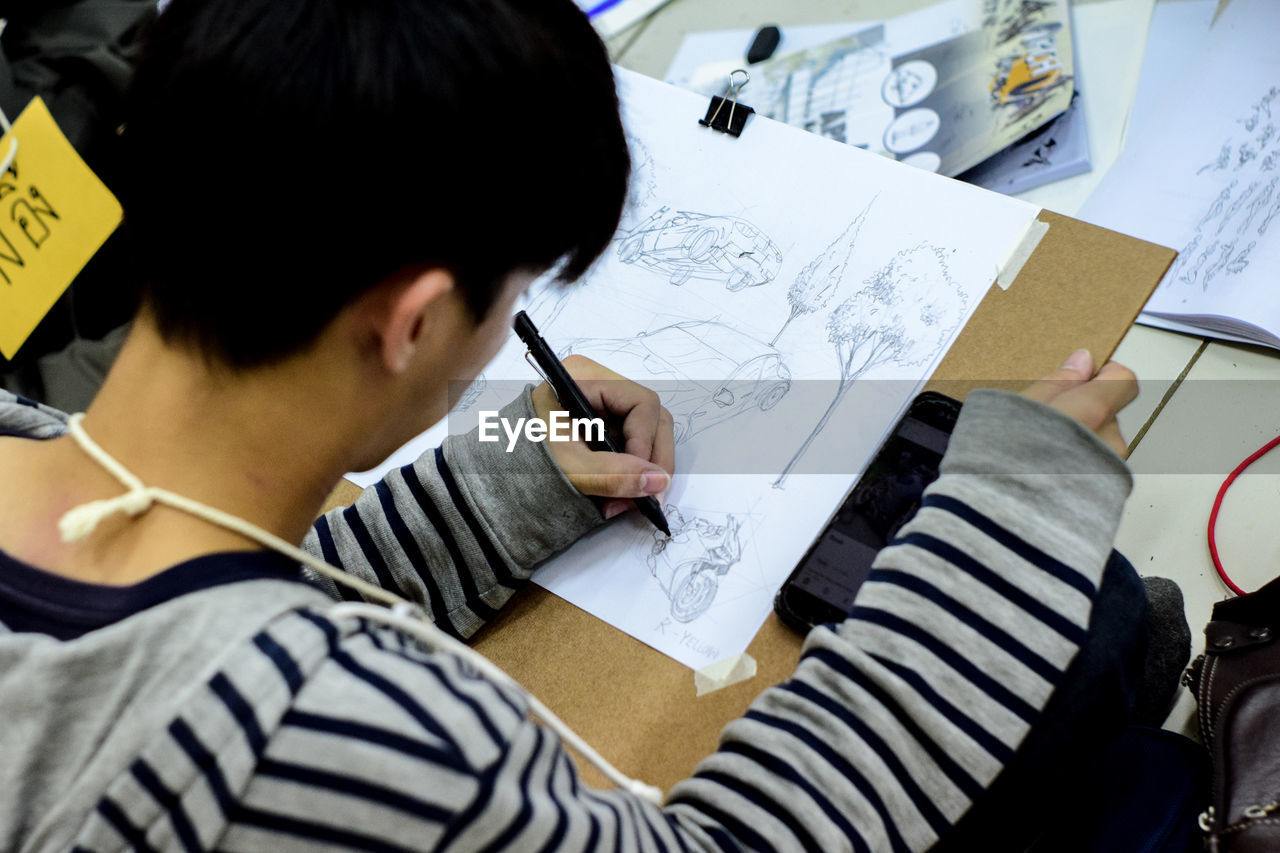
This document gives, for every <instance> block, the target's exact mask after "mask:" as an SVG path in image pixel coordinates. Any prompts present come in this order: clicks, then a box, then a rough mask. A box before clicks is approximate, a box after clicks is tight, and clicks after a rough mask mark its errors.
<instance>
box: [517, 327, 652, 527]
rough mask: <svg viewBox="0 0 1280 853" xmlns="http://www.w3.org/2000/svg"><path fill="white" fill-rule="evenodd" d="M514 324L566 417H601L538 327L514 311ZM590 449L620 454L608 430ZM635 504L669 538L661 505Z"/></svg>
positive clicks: (645, 501)
mask: <svg viewBox="0 0 1280 853" xmlns="http://www.w3.org/2000/svg"><path fill="white" fill-rule="evenodd" d="M514 325H515V329H516V334H517V335H519V336H520V340H522V341H524V345H525V346H527V347H528V348H529V354H530V355H532V356H533V360H534V361H536V362H537V363H538V367H539V368H541V369H542V375H543V376H545V377H546V379H547V383H548V384H549V385H550V386H551V390H552V391H554V392H555V395H556V399H557V400H559V401H560V405H562V406H564V407H565V409H567V410H568V412H569V417H571V418H573V419H574V420H592V419H594V418H599V417H600V415H599V414H597V413H596V411H595V409H594V408H593V407H592V406H591V404H590V403H589V402H587V398H586V397H585V396H583V394H582V389H581V388H579V387H578V383H576V382H574V381H573V377H572V376H570V375H569V371H567V370H565V369H564V365H563V364H561V363H560V359H558V358H556V354H555V353H554V352H552V351H551V347H549V346H547V342H546V341H545V340H543V339H542V335H540V334H538V327H537V326H535V325H533V321H532V320H530V319H529V315H528V314H526V313H524V312H523V311H520V312H517V313H516V319H515V324H514ZM590 446H591V449H592V450H609V451H612V452H613V453H622V452H623V450H622V448H621V447H619V446H618V443H617V442H616V441H614V440H613V437H612V436H610V435H609V431H608V430H605V432H604V441H603V442H594V441H593V442H590ZM635 502H636V508H637V509H639V510H640V514H641V515H643V516H644V517H645V518H647V519H649V521H651V522H652V523H653V526H654V527H656V528H658V529H659V530H661V531H662V532H663V533H665V534H667V535H668V536H670V535H671V528H670V527H668V526H667V518H666V516H664V515H663V514H662V506H661V505H660V504H659V503H658V499H657V498H655V497H651V496H646V497H642V498H636V499H635Z"/></svg>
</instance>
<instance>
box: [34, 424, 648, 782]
mask: <svg viewBox="0 0 1280 853" xmlns="http://www.w3.org/2000/svg"><path fill="white" fill-rule="evenodd" d="M83 419H84V415H83V414H75V415H72V416H71V417H70V419H69V420H68V421H67V429H68V431H69V432H70V434H71V437H72V438H73V439H74V440H75V442H76V444H78V445H79V446H80V449H82V450H83V451H84V452H85V453H86V454H87V455H88V456H89V458H91V459H93V461H95V462H97V463H98V464H99V465H101V466H102V467H103V468H105V469H106V470H107V472H108V473H110V474H111V475H112V476H113V477H115V478H116V479H117V480H119V481H120V484H121V485H123V486H124V487H125V489H126V490H127V491H126V492H125V493H124V494H123V495H119V496H117V497H114V498H107V499H104V500H96V501H91V502H89V503H87V504H82V505H81V506H78V507H75V508H73V509H71V510H69V511H67V513H66V514H64V515H63V516H62V518H61V519H60V520H59V522H58V530H59V532H60V533H61V535H62V540H63V541H64V542H76V541H79V540H81V539H84V538H85V537H86V536H88V535H89V534H91V533H92V532H93V531H94V529H95V528H96V527H97V526H98V524H99V522H101V521H102V520H103V519H106V518H109V517H110V516H112V515H115V514H116V513H121V512H123V513H125V514H126V515H128V516H129V517H130V518H133V517H136V516H138V515H141V514H142V513H144V512H146V511H147V510H148V509H150V508H151V507H152V506H153V505H154V504H164V505H165V506H169V507H172V508H173V509H177V510H181V511H182V512H185V513H188V514H189V515H194V516H196V517H197V518H202V519H204V520H205V521H208V522H210V523H212V524H216V525H219V526H221V527H225V528H227V529H228V530H232V531H235V532H236V533H239V534H240V535H241V536H244V537H245V538H247V539H251V540H253V541H254V542H257V543H259V544H260V545H264V546H266V547H267V548H271V549H273V550H275V551H279V552H280V553H282V554H284V555H285V556H287V557H289V558H291V559H294V560H297V561H298V562H299V563H302V564H304V565H306V566H308V567H310V568H312V569H314V570H316V571H317V572H319V573H320V574H322V575H324V576H325V577H328V578H330V579H332V580H333V581H334V582H335V583H340V584H343V585H345V586H348V587H351V588H352V589H354V590H356V591H357V592H359V593H360V594H361V595H363V596H364V597H365V598H370V599H374V600H376V601H381V602H383V603H385V604H386V605H387V606H388V607H389V608H391V609H390V610H387V609H386V608H382V607H376V606H374V605H372V604H363V603H356V602H346V603H342V604H335V605H333V606H332V607H330V608H329V615H330V616H331V617H333V618H339V617H343V616H350V617H355V618H363V619H368V620H370V621H374V622H380V623H382V624H384V625H389V626H391V627H393V628H396V629H397V630H400V631H403V632H404V633H406V634H410V635H412V636H413V637H414V638H416V639H417V640H419V641H420V642H422V644H423V645H424V646H426V647H427V648H429V649H432V650H433V651H438V652H444V653H447V654H451V655H453V656H455V657H457V658H460V659H461V660H463V661H465V662H466V663H468V664H470V665H471V666H472V667H473V668H474V669H476V670H477V671H478V672H480V673H481V674H483V675H485V676H487V677H488V678H489V679H490V680H492V681H496V682H498V683H499V684H504V685H509V686H510V687H513V688H514V689H516V690H518V691H519V692H520V693H521V694H522V695H523V696H524V697H525V698H526V700H527V701H528V703H529V709H530V712H531V713H532V714H533V716H535V717H537V718H538V719H540V720H542V722H543V723H544V724H546V726H547V727H548V728H549V729H551V730H552V731H554V732H555V733H556V734H557V735H558V736H559V737H560V739H561V740H562V741H564V743H566V744H568V745H569V746H570V747H572V748H573V749H574V750H575V751H576V752H577V753H578V754H579V755H581V756H582V757H583V758H585V759H586V760H587V762H588V763H590V764H591V765H592V766H594V767H595V768H596V769H597V770H599V771H600V772H601V773H603V774H604V775H605V777H606V778H607V779H609V781H611V782H613V783H614V784H615V785H617V786H618V787H620V788H623V789H625V790H627V791H629V792H631V793H632V794H635V795H636V796H639V797H643V798H645V799H646V800H649V801H650V802H652V803H655V804H657V805H661V804H662V791H661V790H660V789H659V788H656V787H654V786H653V785H648V784H646V783H644V782H641V781H640V780H638V779H632V778H631V777H629V776H627V775H625V774H624V773H622V772H621V771H620V770H618V769H617V768H616V767H614V766H613V765H612V764H610V763H609V762H608V761H607V760H606V759H605V758H604V757H603V756H602V755H600V753H598V752H596V750H595V749H593V748H592V747H591V745H590V744H588V743H587V742H586V741H585V740H583V739H582V738H581V737H580V736H579V735H578V733H577V732H575V731H574V730H573V729H571V728H569V726H568V725H567V724H566V723H565V722H564V721H563V720H561V719H560V718H559V717H558V716H556V714H555V713H554V712H552V711H551V709H550V708H548V707H547V706H546V705H544V704H543V703H542V702H541V701H540V700H539V699H538V698H537V697H536V696H534V695H533V694H531V693H530V692H529V691H527V690H525V689H524V688H523V687H522V686H520V684H519V682H517V681H516V680H515V679H514V678H512V677H511V676H510V675H508V674H507V673H506V672H504V671H503V670H502V669H501V668H500V667H499V666H498V665H497V664H495V663H493V661H491V660H489V659H488V658H486V657H485V656H484V655H482V654H480V653H479V652H477V651H476V650H475V649H473V648H471V647H470V646H468V645H466V644H465V643H462V642H460V641H458V640H456V639H454V638H453V637H450V636H449V635H448V634H446V633H445V632H444V631H442V630H440V628H439V627H438V626H436V624H435V623H434V622H432V621H431V620H430V619H427V618H426V617H425V616H424V615H423V614H422V611H421V609H420V608H419V607H418V606H417V605H415V604H413V603H412V602H410V601H407V600H405V599H403V598H401V597H400V596H398V595H396V594H394V593H392V592H389V591H387V590H385V589H383V588H382V587H380V586H377V585H375V584H371V583H369V582H368V581H365V580H362V579H361V578H358V577H356V576H355V575H353V574H351V573H350V572H346V571H343V570H342V569H339V568H338V567H336V566H331V565H329V564H328V563H326V562H325V561H324V560H320V559H317V558H316V557H314V556H312V555H311V554H308V553H307V552H306V551H304V550H302V549H301V548H299V547H298V546H296V545H293V544H290V543H289V542H286V541H285V540H283V539H281V538H280V537H278V536H275V535H273V534H271V533H268V532H267V531H265V530H263V529H262V528H261V527H258V526H257V525H255V524H251V523H249V522H248V521H245V520H244V519H243V518H240V517H238V516H234V515H231V514H230V513H226V512H223V511H221V510H218V509H214V508H213V507H211V506H208V505H206V504H202V503H200V502H199V501H194V500H191V499H190V498H186V497H183V496H182V495H179V494H177V493H175V492H170V491H168V490H166V489H160V488H156V487H154V486H147V485H144V484H143V482H142V481H141V480H139V479H138V478H137V477H136V476H134V474H133V473H132V472H131V471H129V470H128V469H127V468H125V467H124V466H123V465H121V464H120V463H119V462H118V461H116V460H115V459H114V458H113V457H112V456H111V455H110V454H109V453H107V452H106V451H105V450H103V449H102V448H101V447H100V446H99V445H98V444H97V442H95V441H94V440H93V439H92V438H90V437H89V434H88V433H87V432H85V429H84V425H83V424H82V423H81V421H82V420H83Z"/></svg>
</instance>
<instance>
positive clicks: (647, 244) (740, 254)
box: [618, 206, 782, 291]
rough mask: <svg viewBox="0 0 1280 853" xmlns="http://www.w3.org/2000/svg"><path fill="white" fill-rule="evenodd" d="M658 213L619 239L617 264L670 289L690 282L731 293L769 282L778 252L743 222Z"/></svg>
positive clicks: (778, 264)
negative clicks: (660, 278) (640, 270)
mask: <svg viewBox="0 0 1280 853" xmlns="http://www.w3.org/2000/svg"><path fill="white" fill-rule="evenodd" d="M669 210H670V208H668V207H665V206H664V207H661V208H659V209H658V210H657V211H656V212H654V213H653V214H652V215H650V216H649V218H648V219H646V220H644V221H643V222H641V223H640V224H639V225H637V226H636V227H635V228H634V229H632V230H631V231H629V232H627V234H626V235H625V236H623V237H622V242H621V243H620V245H619V246H618V258H619V259H620V260H621V261H622V262H623V263H624V264H633V265H637V266H641V267H644V268H646V269H650V270H653V271H654V272H657V273H661V274H662V275H665V276H667V279H668V281H670V282H671V283H672V284H674V285H682V284H684V283H685V282H687V281H689V280H690V279H694V278H696V279H699V280H701V281H715V282H721V283H723V284H724V286H725V287H726V288H727V289H729V290H731V291H738V290H742V289H743V288H744V287H759V286H760V285H762V284H767V283H768V282H770V281H773V279H774V277H775V276H777V274H778V270H779V269H781V268H782V252H781V250H779V249H778V247H777V245H775V244H774V242H773V241H772V240H770V239H769V238H768V237H766V236H765V235H764V234H763V233H761V231H760V229H758V228H756V227H755V226H754V225H752V224H751V223H750V222H747V221H746V220H745V219H739V218H738V217H736V216H711V215H708V214H705V213H689V212H687V211H680V212H678V213H675V214H673V215H668V212H669Z"/></svg>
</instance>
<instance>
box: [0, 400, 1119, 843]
mask: <svg viewBox="0 0 1280 853" xmlns="http://www.w3.org/2000/svg"><path fill="white" fill-rule="evenodd" d="M517 405H519V406H527V405H528V402H527V399H526V400H524V401H520V402H519V403H518V404H517ZM5 432H7V433H9V434H16V435H26V436H29V437H32V438H40V437H51V436H53V435H57V434H59V433H60V432H61V421H60V420H59V419H58V417H57V416H56V415H54V414H52V413H48V412H45V411H41V410H37V409H34V408H32V407H29V406H24V405H21V404H19V403H17V402H15V401H13V400H12V399H11V398H10V399H8V400H5V399H0V433H5ZM491 446H492V445H490V446H489V447H491ZM481 448H482V446H481V445H479V444H478V443H474V442H473V443H469V444H468V443H466V442H465V440H462V439H450V440H449V441H448V442H446V444H445V446H444V448H443V449H442V450H440V451H436V452H433V453H428V454H427V455H426V456H424V457H423V458H422V459H420V460H419V461H418V462H417V463H415V464H414V465H412V466H408V467H406V468H405V469H402V470H400V471H398V472H395V473H393V474H392V475H391V476H390V477H388V478H387V480H386V481H384V483H382V484H380V485H379V486H377V487H375V488H372V489H370V490H368V491H367V492H366V493H365V495H364V496H363V497H362V498H361V499H360V500H359V501H358V502H357V503H356V504H355V506H354V507H352V508H348V509H345V510H338V511H335V512H333V513H330V514H329V515H327V516H326V517H325V518H323V519H321V520H320V521H319V522H317V525H316V527H315V530H314V531H313V533H312V535H311V536H310V537H309V539H308V543H307V544H308V547H310V548H311V549H312V550H314V551H316V552H318V553H321V554H323V555H324V556H325V557H326V558H327V559H329V560H331V561H333V562H335V563H338V564H341V565H343V566H345V567H346V568H348V569H349V570H351V571H354V572H356V573H358V574H361V575H364V576H366V577H369V578H373V579H375V580H377V582H379V583H381V584H383V585H385V586H388V587H393V588H395V589H398V590H399V591H400V592H401V593H403V594H406V595H408V596H411V597H416V598H418V599H419V600H421V601H423V602H424V603H425V605H426V609H427V610H428V612H430V613H431V614H432V615H433V616H434V617H435V618H436V619H437V621H438V622H440V623H441V624H442V625H447V626H450V628H451V630H453V631H454V632H456V633H458V634H460V635H466V634H468V633H470V632H471V631H473V630H474V629H475V628H476V627H477V626H478V625H479V624H481V623H482V622H483V621H484V620H485V619H487V618H489V617H490V616H492V615H493V613H494V612H495V611H496V610H498V609H499V608H500V607H501V606H502V604H503V602H504V601H505V600H506V599H507V597H508V596H509V595H510V594H511V592H512V590H514V589H515V588H516V587H517V586H518V585H519V584H520V583H521V582H523V580H524V579H526V578H527V577H528V575H529V573H530V571H531V569H532V567H533V566H534V565H536V564H537V563H538V562H540V561H541V560H542V559H545V557H547V556H548V555H549V554H551V553H554V552H555V551H556V550H558V549H559V548H562V547H563V546H565V545H566V544H568V543H569V542H571V541H572V540H573V539H574V538H575V537H577V536H578V535H580V534H581V533H582V532H584V531H585V530H586V529H588V528H589V527H590V526H592V525H593V524H596V523H598V517H597V515H596V512H595V510H594V507H593V506H592V504H591V503H590V502H588V501H586V500H584V499H583V498H581V497H580V496H579V495H577V494H576V492H574V491H573V489H572V487H571V486H570V485H569V484H568V483H567V481H565V480H564V478H563V477H562V476H560V475H559V473H558V471H556V470H555V469H554V466H553V465H552V463H551V462H550V460H549V458H548V457H547V456H546V455H545V450H544V449H543V448H542V447H541V446H539V445H531V446H529V447H527V448H526V449H525V450H524V451H522V452H517V453H516V454H512V455H511V456H508V455H507V454H505V453H501V454H500V457H499V456H498V455H495V456H491V457H490V456H486V455H484V454H483V452H481ZM1049 460H1052V464H1053V467H1054V469H1055V471H1054V472H1053V473H1047V472H1046V468H1045V465H1046V464H1047V463H1048V461H1049ZM1128 488H1129V479H1128V475H1127V473H1126V470H1125V468H1124V466H1123V463H1121V462H1120V460H1119V459H1118V458H1117V457H1115V456H1114V454H1112V453H1111V452H1110V451H1109V450H1107V449H1106V448H1105V447H1104V446H1103V445H1102V444H1101V443H1100V442H1098V441H1097V440H1096V439H1095V438H1094V437H1093V436H1092V435H1090V434H1089V433H1087V432H1086V431H1085V430H1083V429H1082V428H1080V427H1079V426H1078V425H1076V424H1075V423H1074V422H1071V421H1068V420H1066V419H1064V418H1062V417H1060V416H1059V415H1057V414H1056V413H1054V412H1052V411H1050V410H1048V409H1047V408H1045V407H1042V406H1040V405H1039V404H1035V403H1032V402H1030V401H1027V400H1025V399H1022V398H1020V397H1016V396H1014V395H1009V394H1004V393H999V392H979V393H976V394H974V395H973V396H971V398H970V400H969V402H968V403H967V405H966V407H965V411H964V414H963V415H962V417H961V419H960V422H959V423H958V424H957V427H956V432H955V435H954V437H953V439H952V445H951V448H950V450H949V451H948V453H947V456H946V458H945V460H944V462H943V473H942V476H940V477H939V479H938V480H937V481H936V482H935V483H934V484H933V485H932V486H931V487H930V489H929V491H928V493H927V496H926V500H925V501H924V506H923V508H922V509H921V511H920V512H919V513H918V515H917V517H916V518H915V519H914V520H913V521H912V522H911V523H910V524H908V525H907V526H906V527H904V528H903V530H902V531H901V534H900V536H899V538H898V539H897V540H896V541H895V542H894V543H893V544H892V545H891V546H890V547H888V548H886V549H885V550H884V551H883V552H882V553H881V555H880V556H879V558H878V559H877V561H876V564H875V570H874V571H873V573H872V576H871V578H870V580H869V581H868V582H867V583H866V585H865V586H864V587H863V589H862V591H861V592H860V594H859V596H858V599H857V601H856V607H855V610H854V612H853V613H852V615H851V616H850V618H849V619H847V620H845V621H844V622H843V623H841V624H839V625H832V626H827V627H822V628H818V629H816V630H814V631H813V632H812V633H811V634H810V636H809V637H808V639H807V641H806V643H805V647H804V652H803V656H802V659H801V661H800V662H799V665H798V666H797V669H796V671H795V674H794V676H793V677H792V678H791V679H790V680H789V681H787V682H785V683H783V684H781V685H779V686H776V687H771V688H769V689H767V690H765V691H763V692H762V693H761V695H760V696H759V698H758V699H757V700H756V701H755V703H754V704H753V705H752V706H751V708H750V710H749V711H748V713H747V714H746V715H745V716H744V717H743V718H741V719H739V720H737V721H735V722H733V723H731V724H730V725H729V726H728V727H726V729H725V731H724V733H723V736H722V741H721V745H720V748H719V749H718V750H717V751H716V752H715V753H714V754H712V755H711V756H709V757H707V758H706V759H705V760H703V761H702V762H701V763H700V764H699V765H698V767H697V769H696V772H695V774H694V776H693V777H692V778H690V779H688V780H685V781H683V782H681V783H679V784H678V785H677V786H676V787H675V788H674V789H673V790H672V791H671V793H670V796H669V798H668V800H667V802H666V803H665V805H664V806H662V807H658V806H654V805H652V804H650V803H647V802H645V801H643V800H641V799H638V798H636V797H634V796H632V795H629V794H627V793H625V792H622V791H598V790H592V789H590V788H588V787H587V786H585V785H584V784H582V783H581V782H580V781H579V780H578V778H577V775H576V773H575V770H574V767H573V764H572V763H571V761H570V760H569V759H568V757H567V756H566V754H565V752H564V750H563V748H562V746H561V744H560V743H559V742H558V741H557V739H556V738H555V736H554V735H552V734H550V733H549V732H548V731H547V730H545V729H543V728H541V727H539V726H538V725H536V724H534V723H532V722H530V720H529V717H528V714H527V708H526V706H525V704H524V701H523V700H522V698H521V697H520V696H519V695H517V694H515V693H514V692H512V691H510V690H508V689H507V688H504V687H501V686H497V685H494V684H492V683H490V682H488V681H485V680H483V679H481V678H479V677H478V676H477V675H476V674H475V673H473V672H471V671H469V670H468V668H467V667H466V666H465V665H462V664H459V663H458V662H457V661H456V660H454V659H453V658H450V657H448V656H444V655H440V654H434V653H429V652H426V651H424V650H423V649H421V648H420V647H418V646H417V645H416V644H414V643H413V642H410V641H408V640H406V639H405V638H404V637H403V636H401V635H399V634H398V633H396V632H395V631H392V630H390V629H386V628H381V627H375V626H373V625H369V624H364V623H362V622H360V621H358V620H355V619H346V618H337V619H335V618H332V617H331V616H329V615H327V609H328V606H329V604H330V603H331V598H330V597H328V596H326V595H325V594H324V592H322V591H320V590H319V589H318V588H317V586H315V585H314V584H310V583H305V582H302V581H301V580H300V574H299V572H298V570H297V568H296V567H294V566H291V565H289V564H288V562H287V560H284V559H283V558H279V557H277V556H275V555H271V554H258V553H254V554H249V553H245V554H227V555H214V556H212V557H205V558H201V559H200V560H195V561H192V562H191V563H187V564H183V565H180V566H176V567H174V568H172V569H170V570H168V571H166V572H164V573H162V574H161V575H158V576H156V577H154V578H151V579H149V580H148V581H146V582H144V583H142V584H139V585H137V586H136V587H128V588H115V589H109V588H103V587H95V586H93V585H89V584H82V583H78V582H75V581H69V580H67V579H65V578H58V577H56V576H53V575H50V574H48V573H45V572H41V571H40V570H39V569H38V568H36V567H31V566H25V565H23V564H21V563H17V562H16V561H14V560H12V559H11V558H7V557H3V556H2V555H0V623H3V624H0V720H3V721H4V723H3V727H0V758H3V760H2V761H0V791H2V792H3V793H2V794H0V849H4V850H65V849H73V848H74V849H81V850H93V851H107V850H112V851H114V850H121V849H141V850H170V849H172V850H197V849H219V850H227V851H236V850H244V851H249V850H272V851H278V850H292V849H335V850H337V849H344V850H345V849H360V850H425V849H442V850H480V849H484V850H499V849H512V850H531V851H536V850H610V849H620V850H704V849H741V848H754V849H769V850H774V849H779V850H785V849H809V850H823V851H829V850H842V849H843V850H874V851H880V850H885V851H903V850H913V851H914V850H923V849H927V848H928V847H929V846H930V845H931V844H932V843H933V842H934V841H935V839H936V838H938V837H939V835H941V834H942V833H944V832H945V831H946V829H947V827H948V826H950V825H951V824H953V823H954V822H956V821H957V820H958V819H959V817H960V816H961V815H962V814H963V813H964V812H965V810H966V808H967V807H968V806H969V804H970V803H972V802H973V801H974V800H976V799H977V798H979V797H980V796H982V793H983V790H984V788H985V787H986V786H987V785H988V784H989V783H990V782H991V781H992V780H993V779H994V777H995V776H996V774H998V773H999V772H1000V769H1001V768H1002V766H1003V765H1004V764H1005V763H1006V762H1007V761H1008V759H1009V758H1010V757H1011V756H1012V754H1013V752H1014V751H1015V750H1016V749H1017V747H1018V745H1019V743H1020V742H1021V741H1022V739H1023V737H1024V736H1025V734H1026V732H1027V731H1028V729H1029V728H1030V727H1031V726H1032V725H1034V724H1035V722H1036V719H1037V716H1038V714H1039V712H1040V709H1041V708H1043V707H1044V705H1045V703H1046V701H1047V700H1048V698H1049V696H1050V695H1051V693H1052V691H1053V689H1054V687H1055V685H1056V683H1057V682H1058V681H1059V680H1060V679H1061V678H1062V675H1063V672H1064V670H1065V669H1066V667H1067V666H1068V664H1069V663H1070V662H1071V660H1072V658H1073V656H1074V655H1075V653H1076V650H1077V647H1078V645H1079V643H1080V641H1081V639H1082V638H1083V636H1084V634H1085V631H1086V626H1087V625H1088V622H1089V617H1090V610H1091V606H1092V599H1093V596H1094V595H1095V591H1096V588H1097V585H1098V582H1099V579H1100V577H1101V573H1102V570H1103V566H1104V564H1105V561H1106V558H1107V555H1108V554H1109V552H1110V547H1111V542H1112V538H1113V536H1114V532H1115V526H1116V524H1117V521H1118V517H1119V511H1120V508H1121V505H1122V503H1123V500H1124V498H1125V496H1126V494H1127V492H1128ZM548 531H550V533H548ZM2 544H3V543H0V545H2ZM329 592H330V593H331V594H333V593H334V592H335V591H334V590H332V589H331V590H329Z"/></svg>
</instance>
